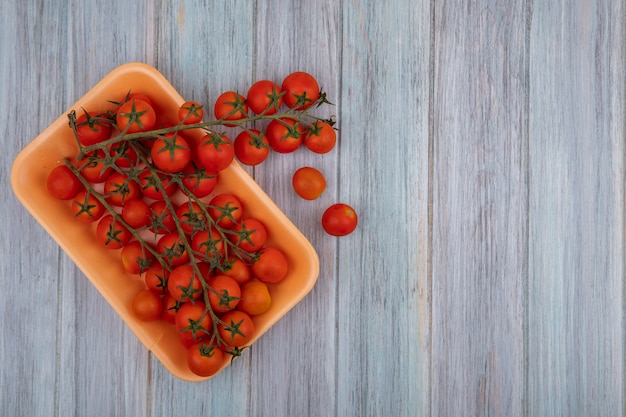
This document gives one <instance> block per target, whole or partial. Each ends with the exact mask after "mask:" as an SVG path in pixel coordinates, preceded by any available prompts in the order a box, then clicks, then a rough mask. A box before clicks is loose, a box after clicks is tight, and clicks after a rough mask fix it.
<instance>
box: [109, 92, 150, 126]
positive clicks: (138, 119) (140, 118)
mask: <svg viewBox="0 0 626 417" xmlns="http://www.w3.org/2000/svg"><path fill="white" fill-rule="evenodd" d="M115 120H116V123H117V127H118V129H119V130H121V131H126V133H138V132H146V131H148V130H152V129H153V128H154V125H155V124H156V113H155V111H154V108H152V106H151V105H150V103H148V102H146V101H144V100H140V99H136V98H131V99H130V100H128V101H127V102H126V103H124V104H122V105H121V106H120V108H119V109H118V110H117V114H116V118H115Z"/></svg>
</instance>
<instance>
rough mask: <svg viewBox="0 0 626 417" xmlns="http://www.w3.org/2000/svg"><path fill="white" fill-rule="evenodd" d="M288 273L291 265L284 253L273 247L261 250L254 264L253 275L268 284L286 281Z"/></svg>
mask: <svg viewBox="0 0 626 417" xmlns="http://www.w3.org/2000/svg"><path fill="white" fill-rule="evenodd" d="M288 271H289V263H288V261H287V258H286V257H285V255H284V254H283V252H282V251H281V250H279V249H277V248H275V247H271V246H270V247H266V248H263V249H261V251H259V253H258V256H257V258H256V260H255V261H254V262H253V263H252V275H254V276H255V277H256V278H257V279H258V280H259V281H262V282H265V283H267V284H276V283H278V282H280V281H282V280H284V279H285V277H286V276H287V272H288Z"/></svg>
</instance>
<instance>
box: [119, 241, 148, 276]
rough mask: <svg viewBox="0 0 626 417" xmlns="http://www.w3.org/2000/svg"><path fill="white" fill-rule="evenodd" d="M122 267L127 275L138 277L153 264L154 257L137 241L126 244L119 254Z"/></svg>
mask: <svg viewBox="0 0 626 417" xmlns="http://www.w3.org/2000/svg"><path fill="white" fill-rule="evenodd" d="M120 258H121V260H122V266H123V267H124V270H126V272H128V273H129V274H134V275H138V274H141V273H142V272H143V271H145V270H146V269H147V268H150V267H151V265H152V264H153V263H154V262H155V260H154V255H153V254H152V252H150V250H149V249H147V248H144V246H143V245H142V244H141V243H140V242H139V241H138V240H133V241H131V242H128V243H127V244H126V245H124V247H123V248H122V253H121V254H120Z"/></svg>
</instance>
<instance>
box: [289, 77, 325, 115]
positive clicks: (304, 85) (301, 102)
mask: <svg viewBox="0 0 626 417" xmlns="http://www.w3.org/2000/svg"><path fill="white" fill-rule="evenodd" d="M281 88H282V90H283V91H284V92H285V95H284V97H283V102H284V103H285V105H286V106H287V107H291V108H293V107H295V108H296V110H303V109H305V108H307V107H310V106H311V105H312V104H313V103H314V102H315V101H316V100H317V99H318V98H319V97H320V87H319V85H318V83H317V80H316V79H315V78H314V77H313V76H312V75H311V74H308V73H306V72H302V71H299V72H294V73H291V74H289V75H288V76H287V77H285V79H284V80H283V84H282V87H281Z"/></svg>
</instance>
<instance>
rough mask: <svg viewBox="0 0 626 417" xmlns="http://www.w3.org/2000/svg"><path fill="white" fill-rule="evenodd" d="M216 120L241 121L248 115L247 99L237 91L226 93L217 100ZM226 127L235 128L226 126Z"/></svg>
mask: <svg viewBox="0 0 626 417" xmlns="http://www.w3.org/2000/svg"><path fill="white" fill-rule="evenodd" d="M214 113H215V118H216V119H217V120H241V119H243V118H245V117H246V115H247V113H248V105H247V104H246V99H245V97H244V96H242V95H241V94H239V93H237V92H235V91H226V92H225V93H222V94H221V95H220V96H219V97H218V98H217V100H215V107H214ZM226 126H233V125H232V124H230V125H229V124H226Z"/></svg>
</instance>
